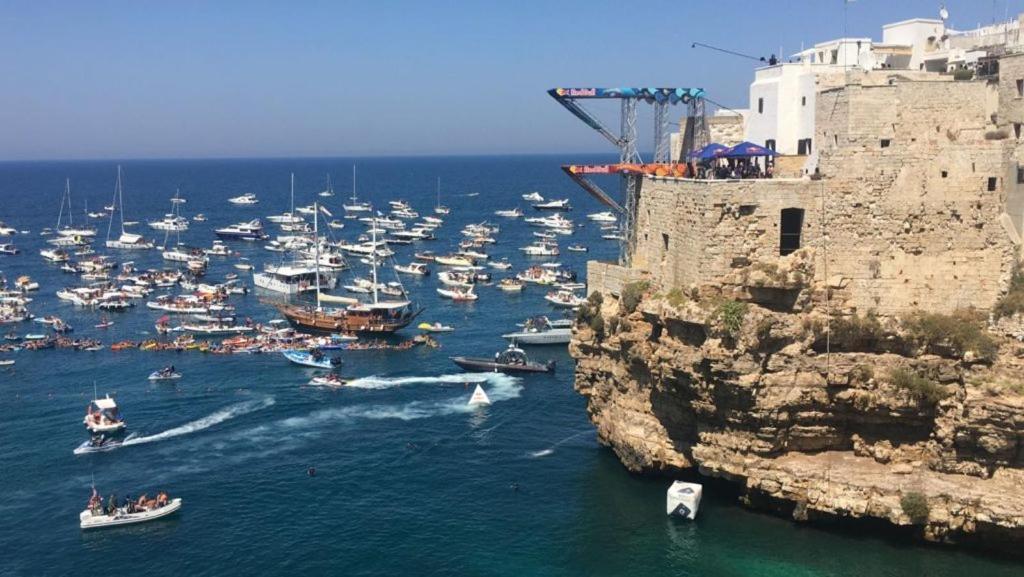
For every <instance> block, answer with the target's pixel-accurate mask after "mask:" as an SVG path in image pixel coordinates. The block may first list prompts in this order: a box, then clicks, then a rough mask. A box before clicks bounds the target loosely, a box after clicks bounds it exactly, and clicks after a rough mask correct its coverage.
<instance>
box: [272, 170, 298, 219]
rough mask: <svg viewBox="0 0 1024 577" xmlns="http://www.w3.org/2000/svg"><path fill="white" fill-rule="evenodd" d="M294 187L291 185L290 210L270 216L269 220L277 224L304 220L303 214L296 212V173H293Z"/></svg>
mask: <svg viewBox="0 0 1024 577" xmlns="http://www.w3.org/2000/svg"><path fill="white" fill-rule="evenodd" d="M291 182H292V187H291V205H290V208H289V210H288V212H286V213H284V214H277V215H274V216H268V217H267V220H268V221H270V222H273V223H276V224H298V223H300V222H303V219H302V217H301V216H299V215H297V214H295V173H294V172H293V173H292V178H291Z"/></svg>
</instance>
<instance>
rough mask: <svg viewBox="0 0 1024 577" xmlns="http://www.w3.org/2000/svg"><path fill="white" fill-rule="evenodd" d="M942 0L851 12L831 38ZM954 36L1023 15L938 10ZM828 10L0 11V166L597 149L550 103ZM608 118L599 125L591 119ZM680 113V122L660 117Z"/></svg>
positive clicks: (1005, 1)
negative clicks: (557, 92)
mask: <svg viewBox="0 0 1024 577" xmlns="http://www.w3.org/2000/svg"><path fill="white" fill-rule="evenodd" d="M941 3H942V0H857V1H856V2H854V3H852V4H849V5H848V6H847V8H846V11H847V14H848V17H847V27H848V35H850V36H871V37H873V38H875V39H879V38H880V36H881V25H882V24H884V23H887V22H894V21H898V20H901V19H906V18H911V17H915V16H920V17H929V18H932V17H935V16H936V15H937V13H938V8H939V5H940V4H941ZM945 4H946V5H947V7H948V9H949V11H950V13H951V18H950V24H951V26H953V27H956V28H968V27H973V26H975V25H977V24H978V23H984V24H988V23H991V22H992V19H993V17H995V18H997V19H999V20H1002V19H1003V17H1004V15H1006V14H1009V15H1010V16H1011V17H1012V16H1013V15H1014V14H1016V13H1018V12H1024V0H996V1H992V0H945ZM843 12H844V6H843V1H842V0H769V1H764V0H760V1H746V0H731V1H730V0H707V1H704V2H696V1H690V0H675V1H672V2H662V1H658V0H648V1H642V2H636V1H630V0H620V1H617V2H608V1H604V0H544V1H532V0H518V1H511V0H510V1H507V2H492V1H485V0H463V1H459V2H456V1H449V0H406V1H398V0H395V1H387V0H364V1H358V2H357V1H345V0H336V1H324V2H318V1H306V2H297V1H293V2H285V1H280V2H261V1H256V0H251V1H244V2H242V1H237V2H236V1H226V0H225V1H219V2H212V1H208V2H200V1H188V0H178V1H171V0H165V1H163V2H150V1H122V2H112V1H102V0H88V1H84V0H83V1H79V0H67V1H64V2H54V1H50V0H27V1H12V0H0V75H2V76H0V78H2V80H0V159H2V160H22V159H75V158H154V157H155V158H176V157H189V158H196V157H239V156H347V155H360V156H365V155H391V154H495V153H544V152H566V151H572V152H590V151H608V150H609V148H608V145H607V144H606V143H605V142H604V141H603V140H601V139H600V137H597V136H596V135H595V134H594V133H592V132H591V131H589V130H588V129H587V128H585V127H584V126H583V125H582V124H581V123H579V122H578V121H577V120H575V119H574V118H573V117H572V116H571V115H570V114H568V113H567V112H566V111H564V110H563V109H562V108H561V107H560V106H558V105H557V104H555V103H554V101H552V100H551V99H550V98H549V97H548V96H547V95H546V94H545V90H547V89H548V88H552V87H556V86H687V87H691V86H699V87H703V88H704V89H705V90H706V91H707V92H708V94H709V96H710V97H711V98H713V99H714V100H716V101H718V102H722V103H724V104H726V105H730V106H736V107H745V106H746V91H747V85H748V84H749V82H750V80H751V76H752V70H753V68H754V65H755V64H756V63H754V62H751V61H747V60H743V59H740V58H736V57H732V56H726V55H722V54H718V53H714V52H710V51H707V50H700V49H692V48H691V47H690V45H691V42H693V41H699V42H706V43H709V44H715V45H721V46H723V47H728V48H730V49H733V50H736V51H740V52H745V53H750V54H756V55H768V54H769V53H772V52H778V51H779V48H780V46H781V48H782V50H783V53H784V54H787V55H788V54H792V53H793V52H796V51H798V50H799V49H800V47H801V43H805V44H807V45H810V44H813V43H815V42H820V41H823V40H827V39H830V38H835V37H839V36H841V35H842V32H843ZM607 111H608V113H609V114H610V116H609V117H608V118H610V119H614V118H615V116H614V110H613V109H611V108H608V109H607ZM681 111H682V109H681V108H680V112H681Z"/></svg>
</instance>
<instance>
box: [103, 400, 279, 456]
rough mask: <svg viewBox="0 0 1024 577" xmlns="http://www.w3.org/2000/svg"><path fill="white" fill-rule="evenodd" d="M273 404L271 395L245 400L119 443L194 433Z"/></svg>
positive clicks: (162, 438)
mask: <svg viewBox="0 0 1024 577" xmlns="http://www.w3.org/2000/svg"><path fill="white" fill-rule="evenodd" d="M273 404H274V398H273V397H267V398H264V399H261V400H257V401H245V402H242V403H238V404H235V405H231V406H230V407H225V408H223V409H221V410H219V411H217V412H215V413H212V414H209V415H207V416H205V417H203V418H201V419H196V420H195V421H192V422H189V423H185V424H184V425H181V426H178V427H174V428H173V429H168V430H166V431H164V432H162V433H157V434H155V435H149V436H146V437H136V438H133V439H127V440H125V442H124V443H122V444H121V446H122V447H126V446H128V445H142V444H145V443H154V442H156V441H163V440H165V439H171V438H174V437H180V436H182V435H188V434H189V433H194V432H196V431H201V430H203V429H208V428H210V427H212V426H214V425H219V424H220V423H223V422H224V421H227V420H230V419H233V418H235V417H238V416H241V415H245V414H248V413H252V412H254V411H259V410H261V409H265V408H267V407H269V406H271V405H273Z"/></svg>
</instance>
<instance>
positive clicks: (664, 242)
mask: <svg viewBox="0 0 1024 577" xmlns="http://www.w3.org/2000/svg"><path fill="white" fill-rule="evenodd" d="M661 248H663V249H665V252H668V233H665V232H663V233H661Z"/></svg>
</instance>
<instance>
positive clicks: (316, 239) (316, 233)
mask: <svg viewBox="0 0 1024 577" xmlns="http://www.w3.org/2000/svg"><path fill="white" fill-rule="evenodd" d="M313 247H314V248H313V258H314V259H316V266H315V269H316V310H320V206H319V205H318V204H317V202H316V201H313Z"/></svg>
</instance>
